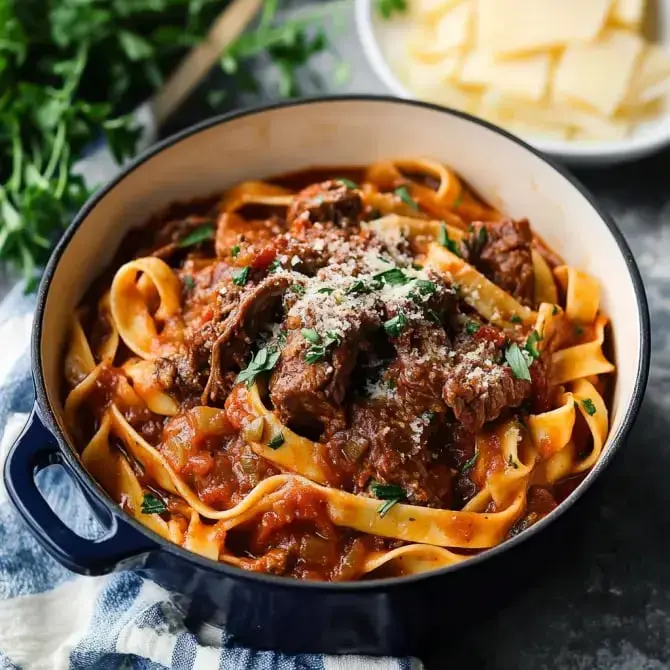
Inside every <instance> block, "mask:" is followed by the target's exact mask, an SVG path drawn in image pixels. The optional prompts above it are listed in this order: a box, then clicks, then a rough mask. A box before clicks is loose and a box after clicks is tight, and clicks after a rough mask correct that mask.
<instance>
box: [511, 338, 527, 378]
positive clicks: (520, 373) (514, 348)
mask: <svg viewBox="0 0 670 670" xmlns="http://www.w3.org/2000/svg"><path fill="white" fill-rule="evenodd" d="M505 360H506V361H507V362H508V363H509V366H510V367H511V368H512V372H513V373H514V376H515V377H516V378H517V379H525V380H526V381H527V382H529V381H530V370H529V369H528V363H527V362H526V359H525V358H524V355H523V353H522V352H521V349H519V345H518V344H517V343H516V342H512V344H510V345H509V346H508V347H507V349H505Z"/></svg>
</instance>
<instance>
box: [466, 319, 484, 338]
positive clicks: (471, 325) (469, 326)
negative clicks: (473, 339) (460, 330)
mask: <svg viewBox="0 0 670 670" xmlns="http://www.w3.org/2000/svg"><path fill="white" fill-rule="evenodd" d="M480 327H481V326H480V325H479V324H478V323H477V322H476V321H468V322H467V323H466V324H465V332H466V333H467V334H468V335H474V334H475V333H476V332H477V331H478V330H479V329H480Z"/></svg>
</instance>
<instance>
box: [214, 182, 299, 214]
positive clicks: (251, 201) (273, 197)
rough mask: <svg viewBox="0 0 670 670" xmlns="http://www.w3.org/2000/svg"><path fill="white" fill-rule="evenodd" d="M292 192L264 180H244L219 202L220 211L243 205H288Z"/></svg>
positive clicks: (234, 208)
mask: <svg viewBox="0 0 670 670" xmlns="http://www.w3.org/2000/svg"><path fill="white" fill-rule="evenodd" d="M292 201H293V194H292V193H291V191H289V190H288V189H286V188H282V187H281V186H275V185H274V184H268V183H267V182H264V181H244V182H242V183H241V184H238V185H237V186H234V187H233V188H231V189H230V190H229V191H227V192H226V194H225V195H224V196H223V198H222V199H221V201H220V203H219V209H220V211H221V212H236V211H237V210H238V209H240V208H242V207H244V206H245V205H269V206H275V207H288V206H289V205H290V204H291V202H292Z"/></svg>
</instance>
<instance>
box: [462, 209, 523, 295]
mask: <svg viewBox="0 0 670 670" xmlns="http://www.w3.org/2000/svg"><path fill="white" fill-rule="evenodd" d="M532 241H533V235H532V233H531V230H530V225H529V224H528V221H527V220H526V219H521V220H519V221H513V220H512V219H502V220H501V221H494V222H487V223H481V222H476V223H473V224H472V231H471V233H470V235H469V237H468V238H467V240H466V242H465V244H464V245H462V247H463V249H462V250H463V255H464V257H465V259H466V260H467V261H468V262H469V263H471V264H472V265H474V266H475V267H476V268H477V269H478V270H479V271H480V272H482V273H483V274H485V275H486V276H487V277H488V278H489V279H490V280H491V281H492V282H493V283H495V284H497V285H498V286H500V288H502V289H504V290H505V291H507V292H508V293H511V294H512V295H513V296H514V297H515V298H517V299H518V300H519V301H520V302H522V303H523V304H524V305H528V306H532V305H533V293H534V289H535V280H534V274H533V257H532V254H531V244H532Z"/></svg>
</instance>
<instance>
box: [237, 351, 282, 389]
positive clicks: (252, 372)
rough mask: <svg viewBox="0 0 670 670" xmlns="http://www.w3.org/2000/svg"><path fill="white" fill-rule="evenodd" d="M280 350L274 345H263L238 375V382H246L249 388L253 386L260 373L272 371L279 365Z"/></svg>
mask: <svg viewBox="0 0 670 670" xmlns="http://www.w3.org/2000/svg"><path fill="white" fill-rule="evenodd" d="M279 356H280V352H279V350H278V349H275V348H274V347H263V348H262V349H259V350H258V351H257V352H256V355H255V356H254V357H253V358H252V359H251V361H250V362H249V365H247V367H246V368H244V370H242V371H241V372H240V374H238V375H237V379H235V383H236V384H241V383H242V382H246V385H247V388H251V387H252V386H253V384H254V382H255V381H256V377H258V375H260V374H263V373H264V372H270V370H272V369H273V368H274V366H275V365H277V361H278V360H279Z"/></svg>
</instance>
